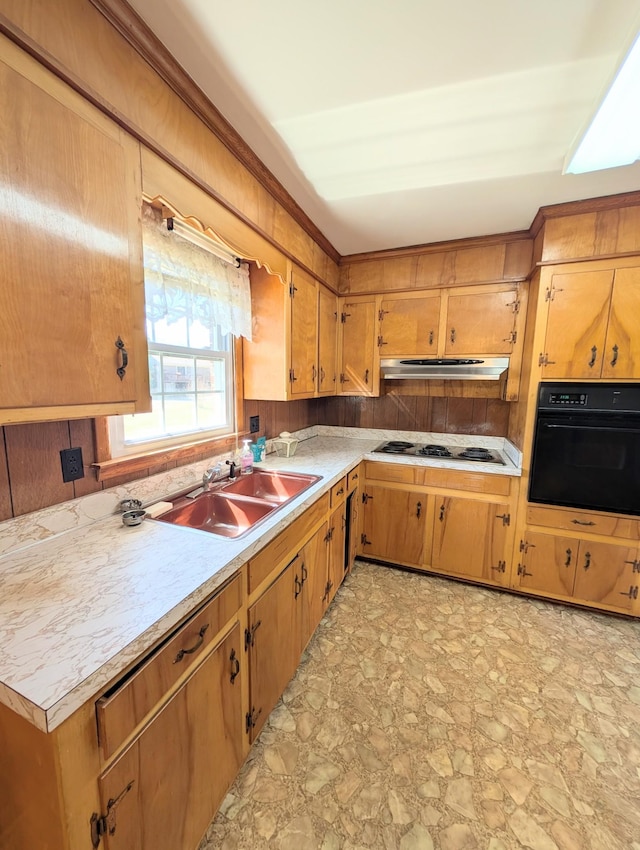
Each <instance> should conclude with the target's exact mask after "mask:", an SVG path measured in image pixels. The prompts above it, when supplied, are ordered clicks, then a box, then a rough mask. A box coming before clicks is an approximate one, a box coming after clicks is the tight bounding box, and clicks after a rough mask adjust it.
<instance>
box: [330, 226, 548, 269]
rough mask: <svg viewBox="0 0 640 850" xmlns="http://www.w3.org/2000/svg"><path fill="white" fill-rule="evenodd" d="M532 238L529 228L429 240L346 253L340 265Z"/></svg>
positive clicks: (437, 252) (523, 240) (438, 252)
mask: <svg viewBox="0 0 640 850" xmlns="http://www.w3.org/2000/svg"><path fill="white" fill-rule="evenodd" d="M530 239H531V234H530V233H529V231H528V230H515V231H512V232H510V233H495V234H492V235H490V236H469V237H466V238H464V239H450V240H448V241H445V242H429V243H427V244H425V245H408V246H407V247H406V248H388V249H386V250H384V251H369V252H366V253H362V254H345V256H344V257H341V258H340V265H341V266H345V265H350V264H351V263H366V262H367V261H368V260H394V259H400V258H402V257H415V256H417V255H424V254H440V253H442V252H443V251H459V250H461V249H464V248H487V247H490V246H492V245H503V244H506V243H511V242H526V241H529V240H530Z"/></svg>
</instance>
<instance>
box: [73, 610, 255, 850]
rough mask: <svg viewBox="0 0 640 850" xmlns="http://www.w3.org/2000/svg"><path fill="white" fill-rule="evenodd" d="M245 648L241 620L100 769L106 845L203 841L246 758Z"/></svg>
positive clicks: (142, 847) (139, 847) (113, 849)
mask: <svg viewBox="0 0 640 850" xmlns="http://www.w3.org/2000/svg"><path fill="white" fill-rule="evenodd" d="M241 651H242V645H241V633H240V626H239V625H238V624H236V626H235V627H234V628H233V630H232V631H231V632H230V634H229V635H228V636H227V637H226V638H225V639H224V640H223V641H222V643H220V644H219V646H218V647H217V648H216V649H215V650H213V652H211V654H210V655H209V656H208V657H207V658H206V660H205V661H203V662H202V664H200V666H199V667H198V668H197V669H196V671H195V672H194V673H193V675H192V676H191V677H190V678H189V679H187V680H186V682H185V683H184V684H183V685H182V686H181V687H180V689H179V690H178V691H177V692H176V693H175V694H174V696H173V697H172V698H171V699H170V700H169V702H168V703H167V704H166V705H165V706H164V708H162V709H161V710H160V711H159V712H158V714H157V715H156V716H155V717H154V718H153V720H152V721H151V722H150V723H149V724H148V726H146V727H145V728H144V730H143V731H142V733H141V734H140V735H139V737H138V738H136V739H135V740H134V742H133V743H132V744H131V745H130V746H129V747H128V749H126V750H125V751H124V753H123V754H122V755H121V756H120V757H119V758H118V759H117V760H116V761H115V762H114V763H113V764H112V765H111V767H109V768H108V769H107V771H106V772H105V773H104V774H103V775H102V776H101V777H100V779H99V782H98V784H99V789H100V798H101V803H102V812H103V813H108V814H107V820H106V826H107V829H106V833H105V834H104V836H103V838H104V842H105V844H104V846H105V847H106V848H108V850H149V848H153V850H176V848H185V850H188V848H195V847H196V846H197V844H198V841H200V839H201V838H202V836H203V834H204V832H205V830H206V828H207V826H208V825H209V822H210V821H211V819H212V818H213V816H214V814H215V812H216V810H217V808H218V806H219V805H220V803H221V802H222V799H223V797H224V795H225V794H226V792H227V789H228V788H229V786H230V785H231V783H232V782H233V780H234V779H235V776H236V774H237V772H238V770H239V768H240V765H241V764H242V761H243V744H242V742H243V732H244V730H243V728H242V705H241V684H240V673H239V671H238V665H237V664H236V659H237V658H239V656H240V653H241ZM87 838H88V833H87ZM87 846H89V843H87Z"/></svg>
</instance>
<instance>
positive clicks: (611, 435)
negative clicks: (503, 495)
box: [529, 383, 640, 516]
mask: <svg viewBox="0 0 640 850" xmlns="http://www.w3.org/2000/svg"><path fill="white" fill-rule="evenodd" d="M529 501H530V502H542V503H543V504H547V505H565V506H567V507H571V508H586V509H588V510H594V511H611V512H613V513H622V514H634V515H636V516H640V384H605V383H602V384H546V383H545V384H540V387H539V392H538V411H537V417H536V428H535V435H534V440H533V456H532V462H531V477H530V481H529Z"/></svg>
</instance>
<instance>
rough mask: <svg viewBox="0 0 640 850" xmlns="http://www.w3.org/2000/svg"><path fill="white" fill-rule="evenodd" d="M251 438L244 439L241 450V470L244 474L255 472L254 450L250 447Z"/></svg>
mask: <svg viewBox="0 0 640 850" xmlns="http://www.w3.org/2000/svg"><path fill="white" fill-rule="evenodd" d="M250 444H251V440H243V441H242V451H241V452H240V472H241V474H242V475H251V473H252V472H253V452H252V451H251V449H250V448H249V446H250Z"/></svg>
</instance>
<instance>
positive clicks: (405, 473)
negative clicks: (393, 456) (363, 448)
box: [364, 461, 419, 484]
mask: <svg viewBox="0 0 640 850" xmlns="http://www.w3.org/2000/svg"><path fill="white" fill-rule="evenodd" d="M364 469H365V478H366V479H367V481H396V482H398V483H400V484H413V483H414V472H415V471H416V470H417V468H416V467H413V466H406V465H404V464H399V463H373V462H372V461H366V462H365V465H364ZM417 471H419V470H417Z"/></svg>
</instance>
